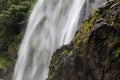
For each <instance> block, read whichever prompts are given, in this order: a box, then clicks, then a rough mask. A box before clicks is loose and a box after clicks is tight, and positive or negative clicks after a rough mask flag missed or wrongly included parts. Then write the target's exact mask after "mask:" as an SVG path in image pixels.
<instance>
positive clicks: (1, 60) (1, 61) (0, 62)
mask: <svg viewBox="0 0 120 80" xmlns="http://www.w3.org/2000/svg"><path fill="white" fill-rule="evenodd" d="M6 64H7V61H6V60H5V59H4V58H2V57H0V69H5V68H6Z"/></svg>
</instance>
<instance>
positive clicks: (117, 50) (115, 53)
mask: <svg viewBox="0 0 120 80" xmlns="http://www.w3.org/2000/svg"><path fill="white" fill-rule="evenodd" d="M113 54H114V59H116V58H118V56H119V55H120V48H118V49H116V50H114V52H113Z"/></svg>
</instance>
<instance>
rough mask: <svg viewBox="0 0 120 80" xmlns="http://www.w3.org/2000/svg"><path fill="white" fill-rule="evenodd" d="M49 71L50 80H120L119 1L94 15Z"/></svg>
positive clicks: (60, 53) (57, 54)
mask: <svg viewBox="0 0 120 80" xmlns="http://www.w3.org/2000/svg"><path fill="white" fill-rule="evenodd" d="M49 69H50V70H49V76H48V79H47V80H120V0H113V1H108V2H107V3H106V4H104V5H103V6H102V7H100V8H99V9H98V10H96V11H94V12H93V13H92V15H91V16H90V17H89V18H88V19H87V20H86V21H84V22H83V24H82V26H81V27H80V29H79V30H78V31H77V32H76V35H75V37H74V39H73V40H72V42H71V43H70V44H68V45H64V46H62V47H61V48H60V49H58V50H56V51H55V53H54V54H53V56H52V60H51V63H50V67H49Z"/></svg>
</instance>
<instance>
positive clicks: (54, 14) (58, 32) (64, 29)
mask: <svg viewBox="0 0 120 80" xmlns="http://www.w3.org/2000/svg"><path fill="white" fill-rule="evenodd" d="M100 1H104V0H99V2H100ZM97 4H98V1H97V0H91V1H89V0H38V1H37V3H36V5H35V7H34V9H33V11H32V14H31V16H30V19H29V23H28V25H27V29H26V33H25V36H24V39H23V41H22V44H21V47H20V49H19V53H18V60H17V63H16V67H15V71H14V76H13V80H45V79H46V78H47V75H48V70H49V68H48V67H49V62H50V59H51V56H52V53H53V52H54V51H55V49H56V48H58V47H60V46H62V45H64V44H68V43H69V42H70V41H71V40H72V38H73V36H74V34H75V31H76V29H77V28H78V26H80V24H81V22H82V21H83V20H84V19H85V18H87V16H88V15H89V14H90V9H91V8H93V7H96V5H97Z"/></svg>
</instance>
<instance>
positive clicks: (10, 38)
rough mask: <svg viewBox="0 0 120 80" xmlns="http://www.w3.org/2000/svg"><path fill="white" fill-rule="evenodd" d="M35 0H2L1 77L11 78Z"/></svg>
mask: <svg viewBox="0 0 120 80" xmlns="http://www.w3.org/2000/svg"><path fill="white" fill-rule="evenodd" d="M34 2H35V1H34V0H29V1H28V0H0V79H4V80H11V77H12V73H13V69H14V64H15V61H16V55H17V52H18V48H19V45H20V42H21V39H22V37H23V34H24V29H25V26H26V23H27V19H28V16H29V13H30V10H31V9H32V6H33V4H34Z"/></svg>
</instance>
